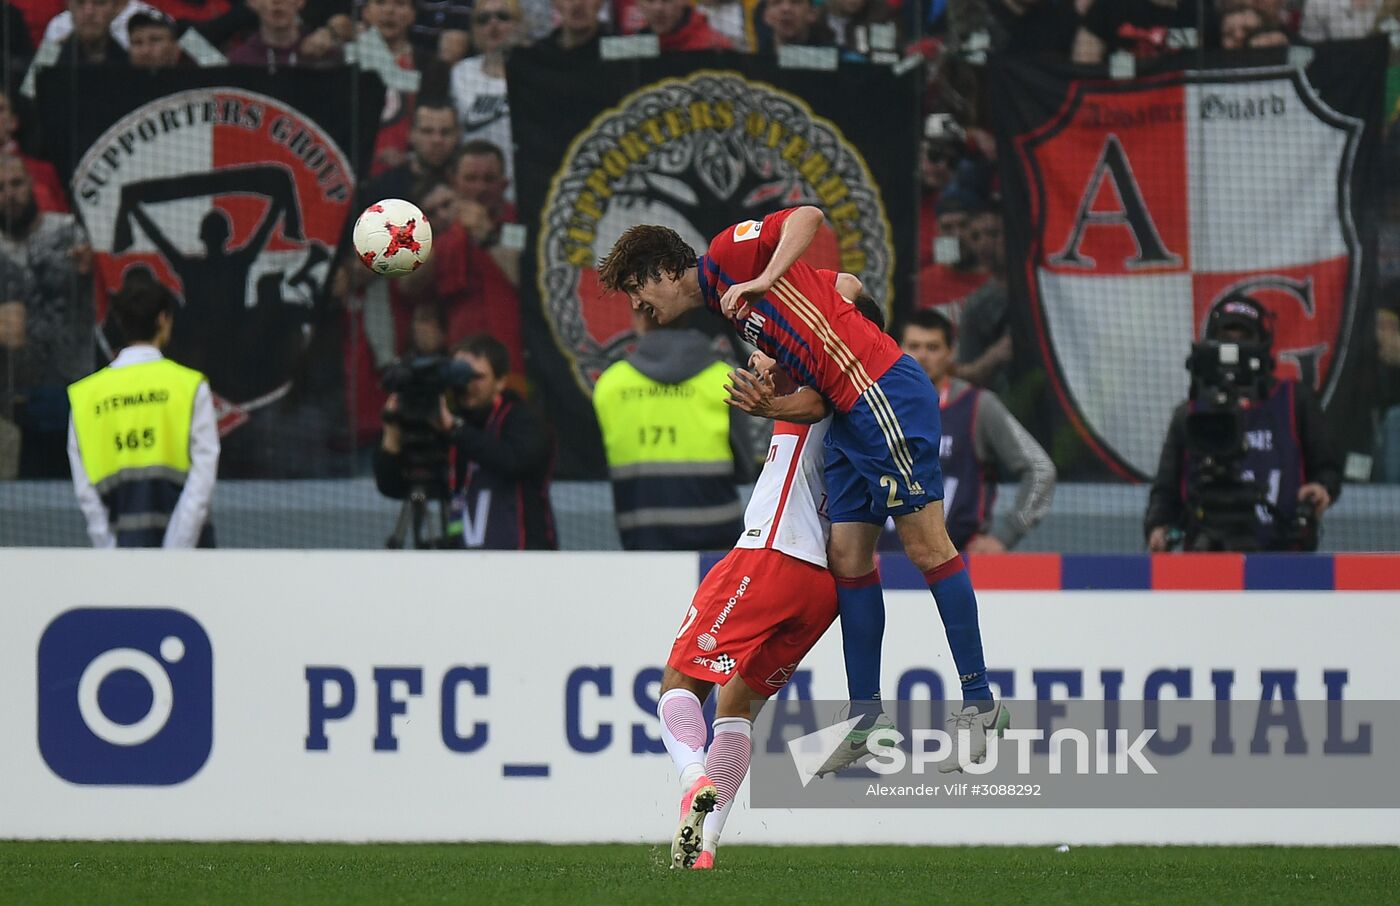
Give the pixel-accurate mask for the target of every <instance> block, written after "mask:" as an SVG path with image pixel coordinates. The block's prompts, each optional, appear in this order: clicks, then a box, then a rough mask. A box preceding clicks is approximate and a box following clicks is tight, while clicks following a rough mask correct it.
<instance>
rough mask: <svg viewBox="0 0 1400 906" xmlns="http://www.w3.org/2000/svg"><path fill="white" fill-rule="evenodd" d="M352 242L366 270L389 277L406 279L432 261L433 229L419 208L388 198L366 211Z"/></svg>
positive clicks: (362, 215)
mask: <svg viewBox="0 0 1400 906" xmlns="http://www.w3.org/2000/svg"><path fill="white" fill-rule="evenodd" d="M351 239H352V241H353V242H354V243H355V254H356V255H358V256H359V257H360V261H361V262H363V263H364V266H365V267H367V268H369V269H370V270H372V271H374V272H375V273H376V274H381V275H383V276H385V277H402V276H403V275H404V274H408V273H412V272H413V271H416V270H418V268H420V267H422V266H423V262H424V261H427V260H428V253H429V252H431V251H432V248H433V228H432V226H430V225H429V223H428V218H426V217H424V216H423V212H422V211H420V210H419V209H418V206H417V205H415V204H413V203H412V202H408V201H404V200H403V199H402V198H386V199H384V200H383V201H376V202H375V203H374V204H372V205H370V206H369V207H367V208H365V210H364V213H363V214H361V215H360V218H359V219H358V220H356V221H355V231H354V233H352V234H351Z"/></svg>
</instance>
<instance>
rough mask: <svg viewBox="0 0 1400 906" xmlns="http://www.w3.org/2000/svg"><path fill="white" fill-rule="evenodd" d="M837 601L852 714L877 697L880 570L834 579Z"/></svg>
mask: <svg viewBox="0 0 1400 906" xmlns="http://www.w3.org/2000/svg"><path fill="white" fill-rule="evenodd" d="M836 604H837V606H838V607H839V608H840V613H841V647H842V649H843V650H844V651H845V654H846V687H847V690H848V691H849V692H850V696H851V702H852V703H853V705H852V713H856V709H857V708H858V707H860V703H862V702H870V701H875V702H878V701H879V700H880V646H881V644H882V643H883V641H884V636H885V596H884V592H883V590H882V589H881V588H880V572H879V570H871V571H870V572H869V573H867V574H866V575H864V576H858V577H856V578H854V579H842V578H837V580H836ZM875 710H878V707H877V708H876V709H875Z"/></svg>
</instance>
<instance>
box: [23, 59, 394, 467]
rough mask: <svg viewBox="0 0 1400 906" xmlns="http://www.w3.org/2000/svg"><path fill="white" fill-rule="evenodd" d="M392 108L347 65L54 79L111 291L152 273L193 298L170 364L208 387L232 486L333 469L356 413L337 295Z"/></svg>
mask: <svg viewBox="0 0 1400 906" xmlns="http://www.w3.org/2000/svg"><path fill="white" fill-rule="evenodd" d="M382 104H383V88H382V86H381V85H380V83H379V81H378V78H377V77H376V76H372V75H367V74H358V73H356V72H354V71H353V70H348V69H342V70H331V71H326V70H322V71H305V70H300V69H295V68H291V69H285V70H282V71H278V72H277V73H275V74H273V73H269V72H265V71H261V70H257V69H253V68H227V69H195V70H172V71H170V72H166V73H162V75H161V77H160V78H159V79H153V78H151V77H150V75H149V74H147V73H144V72H137V71H125V70H99V69H92V70H88V69H75V70H63V71H57V70H50V71H48V72H46V73H45V74H44V76H43V77H42V78H41V79H40V82H39V108H40V110H42V111H44V112H45V115H46V123H45V134H46V136H47V137H48V138H49V139H50V141H51V142H53V144H54V145H56V147H57V149H58V150H57V154H56V158H57V160H58V161H59V163H60V167H61V168H62V170H63V175H64V177H65V179H66V180H67V181H68V184H69V190H70V192H71V195H72V199H73V206H74V210H75V211H76V212H77V214H78V216H79V217H80V218H81V219H82V222H83V224H84V226H85V227H86V228H87V231H88V234H89V236H90V237H91V240H92V244H93V248H94V250H95V251H96V252H97V273H98V283H99V289H100V290H101V291H103V292H104V293H106V294H110V293H112V292H113V291H115V290H116V289H117V288H118V287H120V286H121V284H122V281H123V279H125V278H126V277H127V275H128V274H129V273H130V272H132V271H133V270H135V269H140V268H145V269H147V270H149V271H150V272H151V273H152V274H154V275H155V276H156V277H157V278H158V279H160V280H161V281H162V282H163V283H165V284H166V285H167V286H168V287H170V289H171V290H172V291H174V292H175V293H176V295H177V296H178V297H179V299H180V308H179V309H178V311H177V313H176V317H175V326H174V333H173V336H172V338H171V342H170V345H169V346H168V347H167V350H166V351H167V354H169V355H170V356H171V357H172V358H174V359H176V360H178V361H180V362H182V363H184V364H186V365H189V366H190V367H193V368H197V369H199V370H200V371H202V372H204V374H205V375H206V376H207V377H208V378H209V383H210V387H211V389H212V390H213V392H214V395H215V399H216V406H217V409H218V413H219V427H220V432H221V433H222V434H223V435H224V447H225V451H226V455H225V457H224V462H225V463H226V468H225V470H224V471H225V473H226V474H228V473H229V470H230V469H232V470H234V471H236V472H237V473H238V474H239V475H242V476H244V477H298V476H305V475H317V474H326V473H327V472H328V471H334V470H333V469H330V468H329V467H328V462H329V461H328V459H327V457H328V455H329V451H330V450H331V449H332V448H333V447H334V446H335V437H334V435H335V432H337V431H343V423H344V418H343V417H340V416H339V415H338V413H340V412H341V411H343V404H342V402H341V399H340V390H339V387H340V379H339V372H338V367H339V365H338V357H337V354H336V349H335V337H334V333H333V331H331V330H330V329H329V328H330V327H331V326H332V325H333V324H334V323H335V322H334V320H333V317H334V313H333V312H331V311H330V310H328V306H326V304H325V299H326V293H325V290H326V289H327V285H328V283H329V281H330V277H331V273H332V267H333V264H334V261H335V257H336V251H337V247H338V245H339V243H340V239H341V235H342V231H343V229H344V225H345V221H346V218H347V217H350V216H354V214H353V213H352V212H351V210H350V208H351V205H352V204H353V199H354V197H355V183H356V179H357V175H358V169H359V164H360V162H361V161H368V160H369V153H370V148H371V145H372V143H373V140H374V135H375V130H376V129H377V127H378V123H379V116H378V112H379V110H380V107H381V106H382ZM106 335H107V336H108V337H109V338H110V337H112V331H111V329H110V328H109V329H108V331H106ZM119 344H120V338H114V339H113V340H111V341H110V342H109V345H119ZM112 351H115V350H108V352H109V354H110V352H112ZM341 446H342V447H343V446H344V444H341Z"/></svg>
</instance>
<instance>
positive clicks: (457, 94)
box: [452, 0, 520, 200]
mask: <svg viewBox="0 0 1400 906" xmlns="http://www.w3.org/2000/svg"><path fill="white" fill-rule="evenodd" d="M519 34H520V7H519V6H518V5H517V3H516V0H477V3H476V6H475V7H474V8H473V9H472V44H473V45H474V46H475V47H476V49H477V51H478V53H477V55H476V56H474V57H468V58H467V59H465V60H463V61H461V62H460V63H457V64H456V65H455V66H453V67H452V100H453V102H454V103H456V105H457V117H458V120H459V122H460V125H461V128H462V140H463V141H471V140H472V139H478V138H479V139H485V140H486V141H489V142H491V144H493V145H495V146H496V147H497V148H500V149H501V151H502V152H503V153H504V155H505V163H506V178H507V179H510V180H513V176H512V173H513V172H514V171H513V166H512V163H513V161H512V159H513V158H514V156H515V145H514V144H513V143H512V140H511V136H510V105H509V102H508V101H507V99H506V56H507V55H508V54H509V53H510V51H511V49H512V48H513V47H514V46H515V44H516V42H517V40H518V39H519ZM508 194H510V197H511V198H512V200H513V198H514V196H513V193H508Z"/></svg>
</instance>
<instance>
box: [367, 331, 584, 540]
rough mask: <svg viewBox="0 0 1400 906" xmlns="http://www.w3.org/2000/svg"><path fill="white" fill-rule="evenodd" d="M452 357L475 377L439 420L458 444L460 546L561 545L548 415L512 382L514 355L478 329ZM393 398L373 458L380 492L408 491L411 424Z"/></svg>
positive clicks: (455, 483)
mask: <svg viewBox="0 0 1400 906" xmlns="http://www.w3.org/2000/svg"><path fill="white" fill-rule="evenodd" d="M453 358H454V359H456V360H457V361H459V362H462V363H464V364H466V365H467V366H468V367H470V368H471V370H472V373H473V377H472V378H471V379H470V381H468V382H467V384H466V386H465V387H463V388H461V389H460V390H457V391H455V392H454V393H453V394H452V397H451V398H450V399H449V398H448V397H447V396H444V397H441V398H440V399H439V407H438V409H439V412H438V414H437V416H436V418H435V419H434V422H433V425H432V427H433V428H434V429H435V430H436V431H437V432H439V433H440V435H441V437H442V439H443V442H444V443H445V444H447V445H448V446H450V447H451V448H452V449H453V450H454V451H455V457H454V460H455V461H454V465H453V467H452V470H451V473H450V475H448V476H447V484H448V487H447V491H448V494H449V497H450V501H451V502H450V508H451V512H452V514H453V520H452V523H451V525H452V526H454V528H450V529H449V534H450V535H451V536H452V537H453V540H454V542H455V543H454V545H453V546H459V547H466V548H489V549H494V550H555V549H557V548H558V542H557V540H556V538H555V533H554V512H553V509H552V508H551V506H550V502H549V475H550V471H551V470H552V468H553V460H554V450H553V446H554V444H553V441H552V440H551V439H550V437H549V431H548V428H547V427H546V425H545V423H544V421H543V420H542V419H540V418H539V417H538V416H537V415H535V414H534V412H532V411H531V410H530V408H529V407H528V406H527V405H526V404H525V401H524V400H523V399H522V398H521V396H520V395H519V394H518V393H516V392H515V391H514V390H510V389H508V388H507V387H506V377H505V376H506V371H507V369H508V368H509V358H508V354H507V352H506V349H505V347H504V346H503V345H501V343H500V341H499V340H497V339H495V338H494V337H491V336H488V335H485V334H477V335H474V336H471V337H467V338H466V339H465V340H463V341H462V342H460V343H458V344H456V346H455V347H454V349H453ZM398 409H399V400H398V399H397V397H390V398H389V404H388V407H387V408H386V418H385V422H384V436H383V440H382V441H381V443H380V447H379V450H378V451H377V452H376V454H375V458H374V480H375V484H376V485H377V486H378V488H379V492H380V493H381V494H383V495H384V496H386V497H392V498H394V499H396V500H401V499H403V498H405V497H406V496H407V495H408V493H409V491H410V482H409V481H408V479H407V478H406V476H405V474H404V470H405V464H406V463H405V459H404V430H403V428H402V427H401V426H400V425H399V424H398V423H397V421H395V420H394V419H393V418H392V416H393V415H394V414H396V413H397V412H398Z"/></svg>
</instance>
